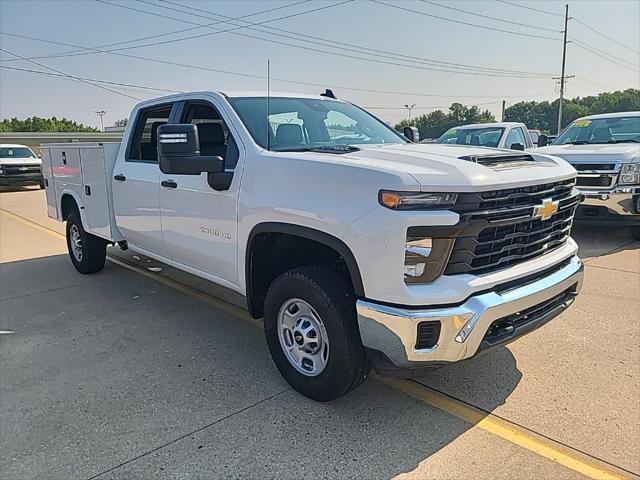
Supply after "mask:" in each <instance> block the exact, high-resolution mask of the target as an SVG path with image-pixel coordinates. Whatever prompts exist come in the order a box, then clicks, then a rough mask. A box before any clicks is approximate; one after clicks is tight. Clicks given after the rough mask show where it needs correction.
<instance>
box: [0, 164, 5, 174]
mask: <svg viewBox="0 0 640 480" xmlns="http://www.w3.org/2000/svg"><path fill="white" fill-rule="evenodd" d="M0 173H4V165H0Z"/></svg>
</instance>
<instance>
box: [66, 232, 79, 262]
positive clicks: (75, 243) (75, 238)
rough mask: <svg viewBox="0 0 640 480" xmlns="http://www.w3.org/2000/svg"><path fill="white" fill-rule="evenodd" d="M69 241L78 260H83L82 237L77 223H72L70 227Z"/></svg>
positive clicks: (74, 256)
mask: <svg viewBox="0 0 640 480" xmlns="http://www.w3.org/2000/svg"><path fill="white" fill-rule="evenodd" d="M69 241H70V244H71V253H72V254H73V258H75V259H76V261H77V262H81V261H82V237H81V236H80V230H78V226H77V225H75V224H74V225H71V228H70V229H69Z"/></svg>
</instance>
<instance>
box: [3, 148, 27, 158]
mask: <svg viewBox="0 0 640 480" xmlns="http://www.w3.org/2000/svg"><path fill="white" fill-rule="evenodd" d="M34 157H35V155H34V154H33V152H32V151H31V149H30V148H27V147H0V158H34Z"/></svg>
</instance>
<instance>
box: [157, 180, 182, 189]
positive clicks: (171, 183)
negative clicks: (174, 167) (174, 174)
mask: <svg viewBox="0 0 640 480" xmlns="http://www.w3.org/2000/svg"><path fill="white" fill-rule="evenodd" d="M160 185H162V186H163V187H167V188H178V184H177V183H176V182H174V181H173V180H163V181H162V182H160Z"/></svg>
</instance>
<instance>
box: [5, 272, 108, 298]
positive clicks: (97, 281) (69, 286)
mask: <svg viewBox="0 0 640 480" xmlns="http://www.w3.org/2000/svg"><path fill="white" fill-rule="evenodd" d="M107 280H110V278H101V279H100V280H94V281H92V282H82V283H74V284H71V285H64V286H62V287H55V288H50V289H49V290H41V291H38V292H31V293H25V294H24V295H16V296H14V297H6V298H0V302H7V301H9V300H18V299H21V298H27V297H32V296H33V295H41V294H43V293H49V292H56V291H58V290H64V289H66V288H75V287H82V286H84V285H94V284H96V283H101V282H105V281H107Z"/></svg>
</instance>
